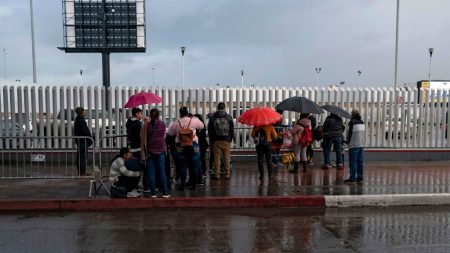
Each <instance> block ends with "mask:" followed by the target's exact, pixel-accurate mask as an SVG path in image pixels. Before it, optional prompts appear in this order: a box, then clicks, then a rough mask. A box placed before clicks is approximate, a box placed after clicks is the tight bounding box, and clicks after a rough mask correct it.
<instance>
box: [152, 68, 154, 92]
mask: <svg viewBox="0 0 450 253" xmlns="http://www.w3.org/2000/svg"><path fill="white" fill-rule="evenodd" d="M152 75H153V85H152V86H153V87H152V91H153V92H155V67H152Z"/></svg>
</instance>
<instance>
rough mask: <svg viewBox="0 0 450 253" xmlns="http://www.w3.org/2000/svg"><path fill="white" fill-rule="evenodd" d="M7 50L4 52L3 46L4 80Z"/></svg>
mask: <svg viewBox="0 0 450 253" xmlns="http://www.w3.org/2000/svg"><path fill="white" fill-rule="evenodd" d="M7 54H8V52H6V49H4V48H3V75H4V78H5V80H6V55H7Z"/></svg>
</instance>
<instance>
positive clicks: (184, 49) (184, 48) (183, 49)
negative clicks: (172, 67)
mask: <svg viewBox="0 0 450 253" xmlns="http://www.w3.org/2000/svg"><path fill="white" fill-rule="evenodd" d="M184 51H186V47H181V58H182V61H183V83H182V86H181V87H182V88H183V89H184Z"/></svg>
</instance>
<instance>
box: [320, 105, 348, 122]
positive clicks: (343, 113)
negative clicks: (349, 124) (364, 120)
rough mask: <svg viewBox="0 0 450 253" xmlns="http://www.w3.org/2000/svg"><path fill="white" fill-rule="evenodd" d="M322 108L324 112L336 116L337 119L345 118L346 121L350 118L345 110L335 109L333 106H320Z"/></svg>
mask: <svg viewBox="0 0 450 253" xmlns="http://www.w3.org/2000/svg"><path fill="white" fill-rule="evenodd" d="M322 108H323V109H324V110H325V111H327V112H329V113H333V114H336V115H337V116H339V117H343V118H347V119H350V118H351V115H350V113H348V112H347V111H346V110H344V109H342V108H340V107H337V106H335V105H324V106H322Z"/></svg>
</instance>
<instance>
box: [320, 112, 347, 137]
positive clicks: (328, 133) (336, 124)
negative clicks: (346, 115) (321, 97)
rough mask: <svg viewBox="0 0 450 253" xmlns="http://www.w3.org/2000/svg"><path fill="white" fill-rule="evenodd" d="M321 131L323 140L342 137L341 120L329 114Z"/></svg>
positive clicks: (342, 124) (342, 125) (342, 127)
mask: <svg viewBox="0 0 450 253" xmlns="http://www.w3.org/2000/svg"><path fill="white" fill-rule="evenodd" d="M322 131H323V138H324V139H331V138H333V137H342V134H343V133H344V123H343V122H342V118H341V117H339V116H337V115H335V114H330V116H328V117H327V118H326V119H325V122H324V123H323V128H322Z"/></svg>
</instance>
